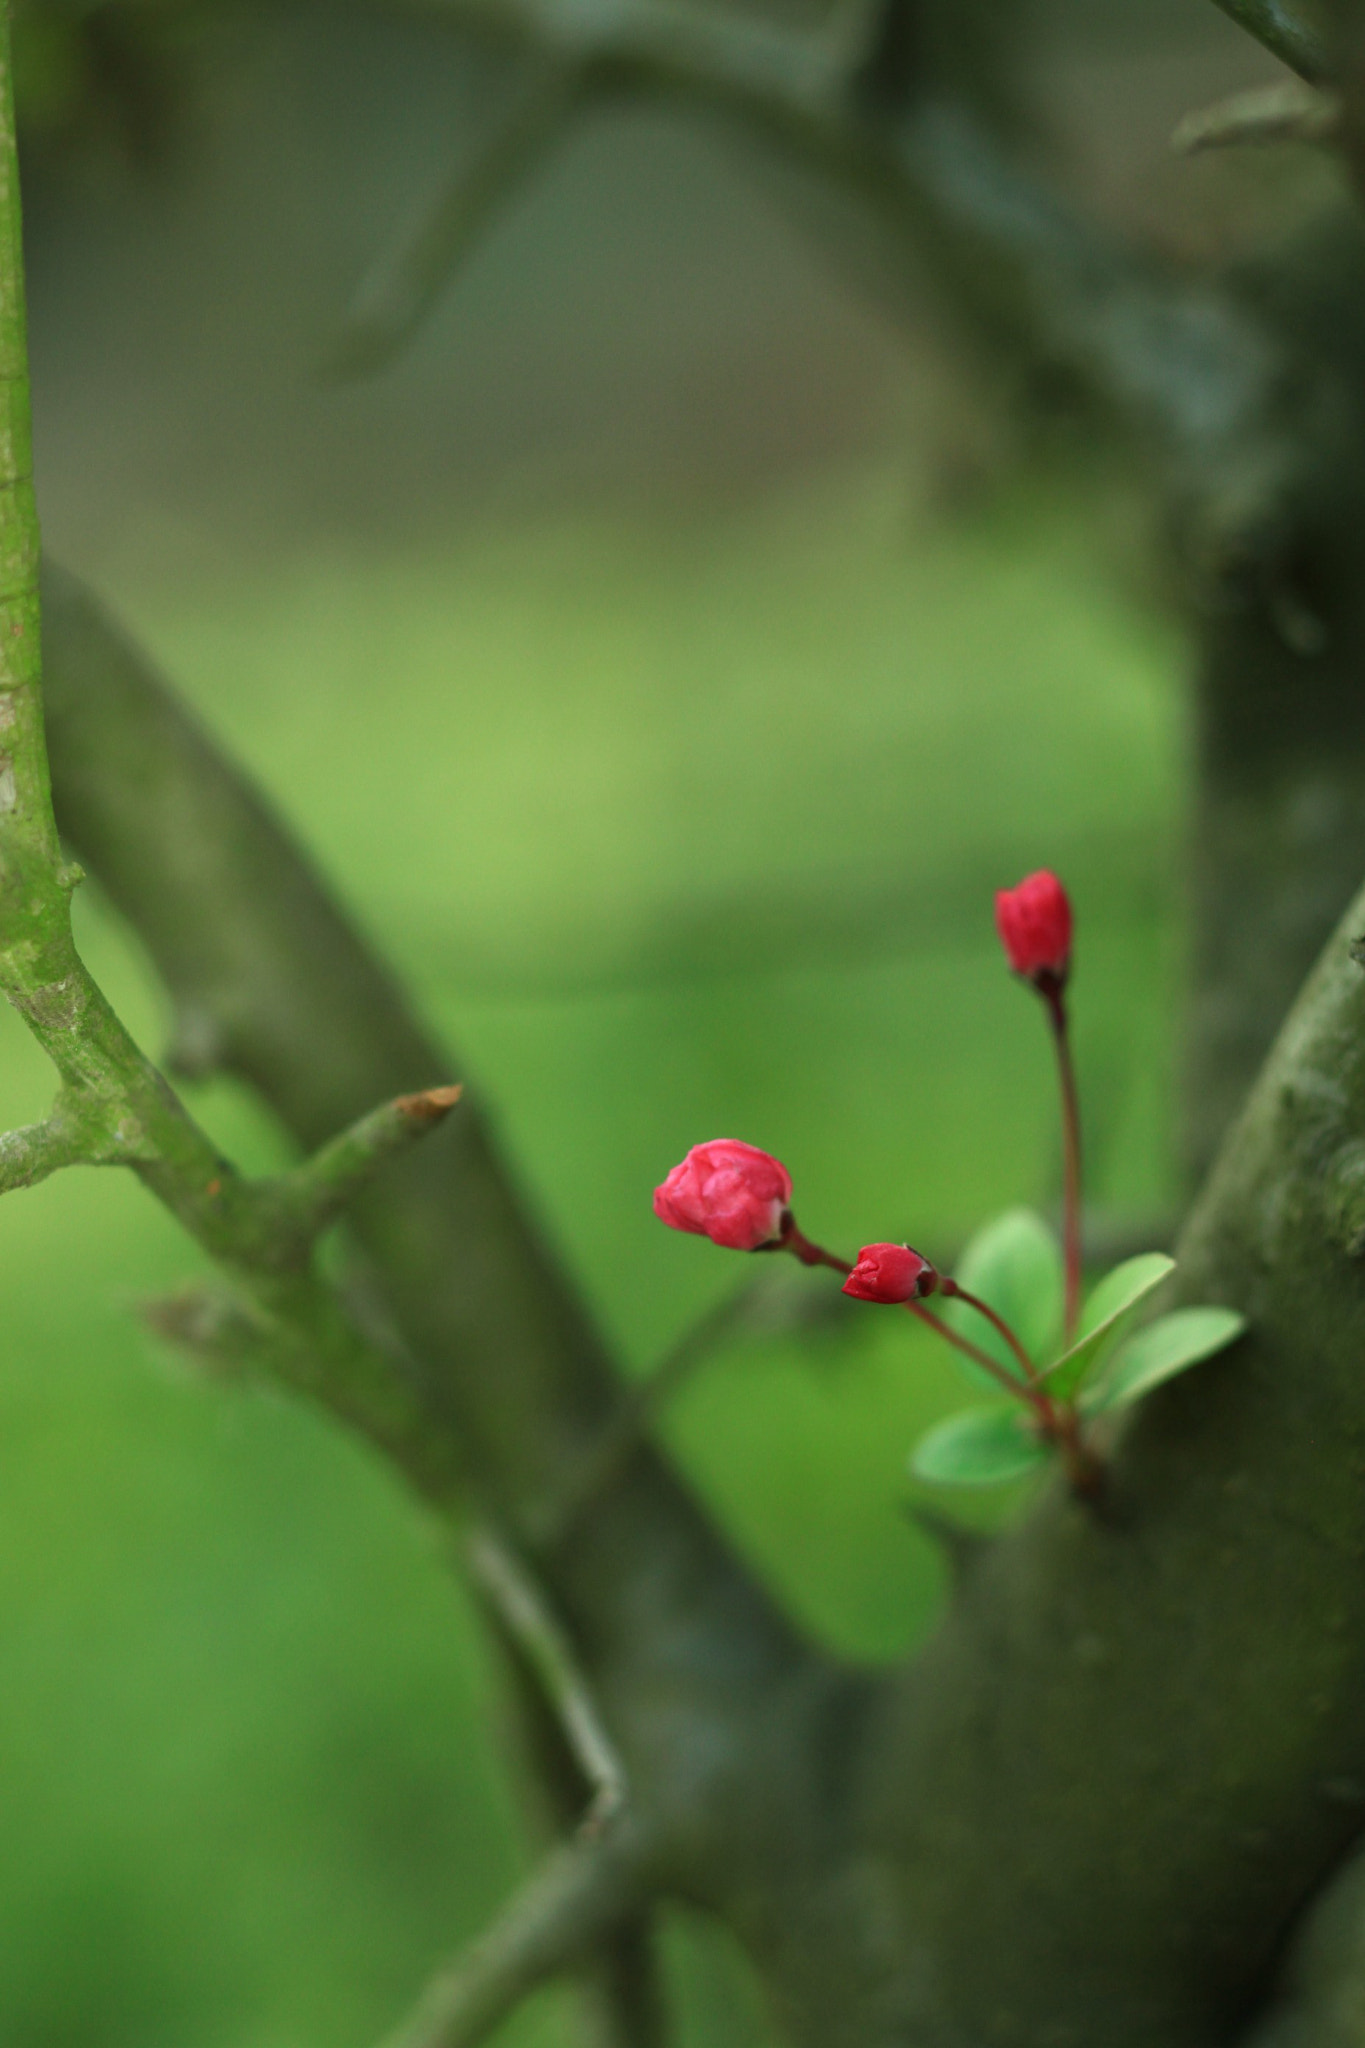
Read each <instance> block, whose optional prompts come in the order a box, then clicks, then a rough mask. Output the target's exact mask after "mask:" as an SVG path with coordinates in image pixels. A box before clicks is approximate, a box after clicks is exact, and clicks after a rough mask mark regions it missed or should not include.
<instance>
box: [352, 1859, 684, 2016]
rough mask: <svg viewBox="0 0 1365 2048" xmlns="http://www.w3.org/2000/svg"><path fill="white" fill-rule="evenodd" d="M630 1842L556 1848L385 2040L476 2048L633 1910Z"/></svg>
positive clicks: (635, 1892)
mask: <svg viewBox="0 0 1365 2048" xmlns="http://www.w3.org/2000/svg"><path fill="white" fill-rule="evenodd" d="M640 1861H641V1859H640V1857H639V1853H638V1848H637V1847H636V1846H634V1845H632V1844H630V1843H628V1842H626V1841H625V1840H624V1838H623V1837H622V1836H621V1835H620V1834H613V1835H611V1836H599V1837H596V1838H594V1839H592V1840H584V1839H582V1838H581V1837H580V1839H579V1840H578V1841H576V1842H573V1843H570V1844H569V1845H568V1846H567V1847H565V1848H562V1849H559V1850H557V1851H556V1852H555V1854H554V1855H552V1856H551V1857H550V1858H549V1859H548V1861H547V1862H546V1863H544V1864H543V1865H542V1866H541V1868H540V1870H539V1871H538V1872H537V1873H536V1874H535V1876H533V1877H532V1879H531V1880H530V1882H529V1884H527V1885H526V1887H525V1889H524V1890H523V1891H521V1892H520V1893H518V1895H517V1896H516V1898H514V1899H513V1900H512V1902H511V1904H510V1905H509V1906H508V1907H507V1908H506V1910H505V1911H504V1912H503V1914H502V1916H501V1918H499V1919H498V1920H496V1921H495V1922H494V1923H493V1925H492V1927H490V1928H489V1930H488V1932H487V1933H486V1934H484V1935H483V1936H481V1938H480V1939H479V1940H478V1941H477V1942H476V1943H475V1944H474V1946H473V1947H472V1948H471V1949H470V1950H469V1951H468V1953H467V1954H466V1955H465V1956H464V1957H462V1958H461V1959H460V1961H459V1962H457V1963H456V1964H455V1965H454V1967H453V1968H451V1969H449V1970H445V1971H443V1972H442V1973H441V1975H440V1976H438V1977H437V1978H435V1979H434V1980H433V1982H432V1983H431V1985H430V1986H429V1987H428V1989H427V1991H426V1992H425V1994H424V1995H423V1997H422V1999H421V2001H420V2002H419V2004H418V2006H417V2008H416V2010H415V2011H414V2012H413V2014H412V2015H411V2017H410V2018H409V2019H408V2020H407V2021H406V2022H405V2023H404V2024H403V2025H402V2026H401V2027H399V2029H398V2031H397V2032H396V2033H395V2034H392V2035H390V2036H389V2039H388V2040H387V2042H386V2043H385V2044H384V2048H475V2044H476V2043H477V2042H479V2041H482V2040H484V2039H485V2038H486V2036H487V2035H489V2034H490V2033H491V2032H492V2031H493V2029H494V2027H496V2026H497V2025H498V2023H499V2021H500V2020H503V2019H505V2018H506V2017H507V2015H508V2014H509V2013H511V2012H513V2011H514V2010H515V2009H516V2007H517V2006H518V2005H520V2004H521V2003H522V2001H523V1999H525V1998H527V1997H529V1995H530V1994H531V1992H532V1991H534V1990H535V1989H536V1988H537V1987H538V1986H539V1985H541V1984H543V1983H544V1982H545V1981H546V1980H547V1979H548V1978H550V1977H554V1976H558V1975H559V1974H560V1973H561V1972H562V1971H564V1970H566V1969H569V1968H571V1967H572V1966H573V1965H574V1964H576V1963H577V1962H579V1961H580V1960H581V1959H582V1958H583V1957H584V1956H585V1955H586V1954H587V1953H588V1952H589V1951H590V1950H591V1949H593V1948H595V1947H596V1946H597V1945H598V1944H599V1943H600V1942H602V1941H603V1940H604V1939H606V1937H607V1936H608V1935H609V1934H610V1933H611V1931H612V1930H613V1929H614V1928H615V1927H617V1926H618V1925H620V1924H621V1922H622V1921H623V1920H625V1919H627V1918H629V1917H631V1916H633V1914H634V1913H635V1912H637V1911H638V1909H639V1906H640V1904H641V1902H642V1900H643V1898H644V1896H645V1890H646V1887H645V1884H644V1881H643V1879H642V1877H641V1873H640Z"/></svg>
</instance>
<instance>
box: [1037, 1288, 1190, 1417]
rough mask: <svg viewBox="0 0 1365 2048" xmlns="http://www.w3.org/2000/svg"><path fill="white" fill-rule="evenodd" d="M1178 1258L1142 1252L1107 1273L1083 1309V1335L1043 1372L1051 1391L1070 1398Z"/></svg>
mask: <svg viewBox="0 0 1365 2048" xmlns="http://www.w3.org/2000/svg"><path fill="white" fill-rule="evenodd" d="M1174 1271H1175V1260H1174V1259H1168V1258H1167V1256H1166V1254H1165V1252H1141V1253H1139V1255H1138V1257H1137V1258H1135V1259H1125V1260H1124V1262H1123V1264H1122V1265H1121V1266H1115V1268H1114V1270H1113V1272H1112V1273H1106V1274H1105V1276H1104V1278H1103V1280H1101V1281H1100V1283H1099V1285H1098V1286H1097V1287H1096V1288H1095V1290H1094V1292H1093V1293H1092V1294H1091V1296H1090V1298H1089V1300H1088V1301H1087V1302H1086V1304H1085V1307H1084V1308H1083V1309H1082V1310H1081V1323H1080V1336H1079V1338H1078V1339H1077V1341H1076V1342H1075V1343H1074V1344H1073V1345H1072V1347H1071V1349H1070V1350H1069V1351H1067V1352H1064V1353H1063V1355H1062V1356H1061V1357H1060V1358H1059V1359H1058V1360H1057V1362H1056V1364H1055V1365H1050V1366H1049V1367H1048V1369H1047V1371H1046V1372H1045V1373H1044V1374H1043V1379H1044V1382H1045V1384H1046V1386H1047V1390H1048V1392H1049V1394H1053V1395H1055V1396H1058V1397H1059V1398H1062V1399H1066V1398H1067V1397H1068V1396H1070V1395H1071V1394H1074V1393H1075V1391H1076V1389H1077V1387H1078V1386H1079V1385H1080V1384H1081V1381H1082V1380H1083V1379H1085V1378H1086V1377H1087V1376H1088V1375H1089V1374H1090V1373H1091V1372H1092V1371H1093V1370H1094V1368H1095V1366H1097V1365H1098V1364H1099V1361H1100V1359H1101V1358H1102V1356H1103V1355H1104V1353H1105V1352H1106V1351H1107V1350H1108V1349H1109V1347H1110V1345H1111V1343H1112V1342H1113V1340H1114V1339H1115V1338H1116V1337H1117V1335H1118V1333H1119V1328H1120V1325H1121V1324H1122V1323H1123V1321H1124V1319H1125V1318H1126V1317H1127V1316H1130V1315H1131V1314H1132V1312H1133V1310H1134V1309H1135V1308H1136V1307H1137V1305H1138V1303H1139V1302H1140V1301H1142V1300H1144V1299H1145V1298H1146V1296H1147V1295H1149V1294H1150V1293H1151V1291H1152V1289H1153V1288H1154V1287H1159V1286H1160V1285H1161V1283H1162V1281H1163V1280H1164V1279H1165V1278H1166V1275H1167V1274H1168V1273H1173V1272H1174Z"/></svg>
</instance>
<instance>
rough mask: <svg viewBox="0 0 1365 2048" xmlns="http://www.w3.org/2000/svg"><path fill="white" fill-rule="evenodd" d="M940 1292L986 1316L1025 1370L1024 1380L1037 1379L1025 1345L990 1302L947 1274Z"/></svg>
mask: <svg viewBox="0 0 1365 2048" xmlns="http://www.w3.org/2000/svg"><path fill="white" fill-rule="evenodd" d="M938 1291H939V1293H940V1294H944V1295H948V1296H949V1297H950V1298H951V1297H955V1298H956V1299H957V1300H958V1301H965V1302H966V1304H967V1306H968V1308H974V1309H975V1310H976V1312H977V1314H978V1315H982V1316H984V1317H985V1318H986V1321H987V1322H988V1323H990V1324H991V1325H992V1327H993V1328H994V1329H997V1330H998V1331H999V1332H1000V1335H1001V1336H1002V1337H1003V1338H1004V1340H1005V1342H1006V1343H1007V1344H1008V1345H1009V1347H1010V1350H1011V1351H1012V1352H1013V1353H1014V1355H1015V1357H1016V1358H1017V1359H1018V1361H1019V1363H1020V1365H1022V1367H1023V1368H1024V1378H1025V1379H1026V1380H1036V1379H1037V1377H1038V1372H1037V1368H1036V1367H1035V1365H1034V1363H1033V1360H1032V1359H1031V1358H1030V1357H1029V1355H1028V1353H1027V1351H1025V1349H1024V1347H1023V1345H1022V1344H1021V1343H1020V1342H1019V1339H1018V1338H1017V1337H1016V1336H1015V1334H1014V1332H1013V1330H1012V1329H1011V1328H1010V1326H1009V1324H1008V1323H1007V1322H1006V1321H1005V1318H1004V1317H1003V1316H1002V1315H997V1314H996V1312H995V1310H994V1309H993V1308H992V1307H991V1305H990V1303H989V1302H988V1301H982V1300H981V1298H980V1296H979V1295H976V1294H969V1293H968V1291H967V1289H966V1288H965V1287H959V1286H958V1283H957V1281H956V1280H950V1279H949V1278H948V1275H947V1274H946V1273H944V1274H941V1275H940V1276H939V1283H938Z"/></svg>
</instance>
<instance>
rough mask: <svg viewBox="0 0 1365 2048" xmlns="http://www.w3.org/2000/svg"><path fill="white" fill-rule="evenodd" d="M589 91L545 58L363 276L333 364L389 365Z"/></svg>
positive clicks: (352, 371) (358, 370)
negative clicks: (478, 145) (492, 127)
mask: <svg viewBox="0 0 1365 2048" xmlns="http://www.w3.org/2000/svg"><path fill="white" fill-rule="evenodd" d="M583 96H584V80H583V77H582V75H581V73H580V72H579V71H578V70H577V69H576V68H575V67H573V66H572V65H568V64H558V63H549V64H541V65H538V66H537V68H536V75H535V77H534V79H533V80H532V82H531V83H530V84H529V85H528V86H527V87H526V88H525V90H524V91H523V93H522V95H521V97H520V99H519V101H518V104H517V105H516V107H515V108H514V109H513V110H512V112H511V113H510V114H509V115H507V117H506V118H505V119H504V120H503V121H502V122H501V123H500V124H499V126H498V128H497V131H496V133H495V134H494V135H493V136H492V138H491V140H490V141H488V142H487V143H485V145H484V147H483V148H482V149H481V150H480V152H479V153H478V155H477V156H476V157H475V159H474V161H473V162H472V163H465V162H462V163H461V164H460V166H459V168H458V170H456V171H455V172H454V173H453V174H452V176H451V177H450V178H449V180H448V181H447V182H446V183H445V184H444V185H443V186H442V187H441V189H440V190H439V192H437V194H436V195H435V197H434V198H433V199H432V200H431V201H430V202H429V203H428V204H427V205H425V206H424V207H422V208H421V209H420V210H419V211H418V212H417V213H416V214H415V215H414V217H413V219H412V221H411V223H410V224H409V226H408V228H407V230H406V232H405V233H403V234H402V235H400V237H399V238H398V239H397V241H396V242H395V244H394V246H393V247H392V248H391V249H389V250H386V251H385V253H384V254H383V256H381V257H380V259H379V260H378V262H376V263H375V265H374V266H373V268H372V269H371V270H370V272H369V274H368V275H367V276H366V277H365V278H364V279H363V280H362V281H361V283H360V285H359V287H358V289H357V291H356V295H355V298H354V300H353V301H352V304H351V307H350V310H349V311H348V313H347V315H346V319H345V323H344V325H343V327H342V331H341V334H340V335H339V337H338V339H337V342H336V345H335V347H334V349H333V351H332V354H331V357H330V359H329V362H328V364H327V368H328V369H329V370H330V371H331V372H332V373H333V374H334V375H336V376H339V377H355V376H361V375H364V374H366V373H368V372H372V371H375V370H380V369H383V368H384V367H385V366H386V365H387V364H388V363H390V362H391V361H392V360H393V358H394V357H395V356H396V355H397V354H398V352H399V350H400V349H401V348H402V347H403V345H404V343H405V342H406V341H408V340H409V339H410V338H411V336H412V335H413V334H414V333H415V332H416V330H417V328H418V327H419V326H420V325H421V322H422V320H423V319H424V317H425V316H426V314H427V313H428V312H429V311H430V310H431V307H432V306H433V305H434V303H435V301H436V299H437V298H438V296H439V295H440V293H441V291H442V289H443V287H444V286H445V285H446V284H447V283H448V282H449V281H450V279H451V278H452V277H453V276H454V274H455V272H456V271H457V270H458V268H459V266H460V265H461V263H462V262H463V261H464V259H465V257H466V256H467V255H468V254H469V252H470V250H471V249H472V248H473V247H474V245H475V244H476V242H477V241H478V239H479V237H480V236H481V235H482V234H483V233H484V232H486V230H487V229H488V227H489V226H490V225H491V223H492V222H493V220H494V219H495V218H496V216H497V215H498V213H499V212H501V210H502V208H503V207H504V206H506V205H507V203H508V201H509V200H510V199H511V198H512V196H513V194H514V193H515V192H516V191H517V190H518V189H519V187H520V186H521V185H522V184H523V183H524V181H525V180H526V178H527V177H528V176H529V175H530V173H531V171H532V170H534V169H535V167H536V165H537V164H539V163H540V162H541V160H542V159H543V158H544V156H545V155H546V154H547V153H548V151H549V150H550V149H551V148H552V147H553V145H554V144H555V142H556V141H557V140H558V139H559V137H560V136H561V135H562V134H563V132H564V130H565V129H566V127H567V126H568V125H569V122H570V121H571V120H572V118H573V115H574V113H575V111H576V110H577V108H578V106H579V104H580V103H581V101H582V99H583Z"/></svg>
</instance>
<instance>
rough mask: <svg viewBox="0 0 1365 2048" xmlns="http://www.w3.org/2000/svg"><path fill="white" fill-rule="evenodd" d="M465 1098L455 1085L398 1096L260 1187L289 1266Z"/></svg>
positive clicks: (271, 1222) (270, 1222)
mask: <svg viewBox="0 0 1365 2048" xmlns="http://www.w3.org/2000/svg"><path fill="white" fill-rule="evenodd" d="M463 1092H464V1091H463V1089H462V1088H461V1087H459V1086H458V1085H452V1086H449V1087H441V1088H424V1089H422V1090H421V1091H420V1092H419V1093H417V1094H415V1095H399V1096H396V1097H395V1098H394V1100H393V1101H392V1102H386V1103H384V1104H382V1105H381V1107H380V1108H378V1109H373V1110H371V1111H370V1113H369V1115H368V1116H363V1117H361V1119H360V1121H359V1122H358V1123H354V1124H352V1125H351V1127H350V1129H349V1130H345V1131H342V1132H341V1134H340V1136H339V1137H336V1138H333V1139H331V1140H330V1142H329V1143H328V1144H326V1145H324V1146H323V1147H322V1148H321V1150H320V1151H318V1152H315V1153H314V1154H313V1156H312V1158H311V1159H305V1160H304V1161H303V1162H302V1164H301V1165H299V1166H296V1167H293V1168H292V1169H291V1170H290V1171H289V1172H288V1173H281V1174H277V1175H276V1176H275V1177H274V1179H272V1180H268V1181H262V1182H258V1183H257V1192H258V1193H259V1195H260V1198H261V1200H262V1202H263V1204H264V1205H265V1208H266V1210H267V1217H268V1222H269V1224H270V1225H272V1226H273V1228H274V1231H275V1233H276V1236H277V1242H278V1247H279V1250H280V1253H281V1256H282V1257H283V1258H285V1259H286V1260H287V1259H289V1258H298V1257H299V1256H301V1255H306V1253H307V1251H308V1250H309V1248H310V1247H311V1245H312V1244H313V1241H314V1240H315V1239H316V1238H317V1237H319V1236H320V1235H321V1233H322V1232H323V1231H324V1230H326V1229H327V1227H328V1225H329V1224H331V1223H334V1222H335V1221H336V1219H337V1217H338V1216H340V1215H341V1213H342V1211H343V1210H344V1209H345V1208H346V1206H347V1204H348V1203H349V1202H351V1201H352V1200H353V1199H354V1198H355V1196H356V1195H357V1194H358V1193H359V1191H360V1189H361V1188H362V1187H363V1186H364V1185H365V1183H366V1181H368V1180H369V1179H370V1178H371V1176H372V1175H373V1174H374V1173H376V1172H377V1171H378V1169H379V1168H380V1167H381V1166H382V1165H383V1163H384V1161H385V1160H386V1159H389V1158H391V1157H392V1156H393V1155H394V1154H395V1153H397V1152H403V1151H406V1150H407V1148H408V1147H409V1146H410V1145H413V1144H415V1143H416V1142H417V1140H418V1139H419V1138H423V1137H425V1136H426V1134H427V1132H428V1131H432V1130H434V1129H435V1128H436V1126H437V1125H438V1124H440V1123H443V1122H444V1121H445V1119H446V1118H447V1117H448V1116H449V1114H450V1112H451V1110H452V1109H454V1107H455V1105H456V1103H457V1102H458V1101H459V1100H460V1097H461V1095H462V1094H463Z"/></svg>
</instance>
